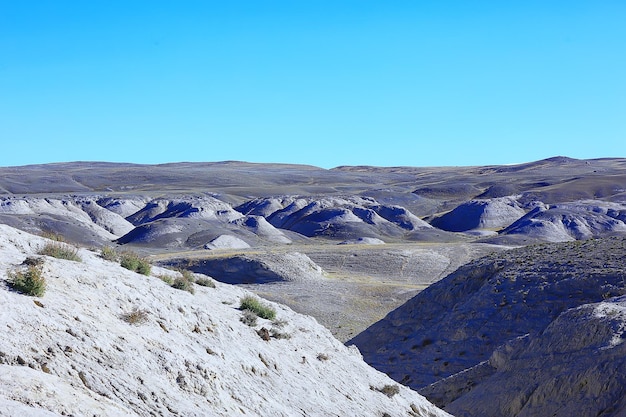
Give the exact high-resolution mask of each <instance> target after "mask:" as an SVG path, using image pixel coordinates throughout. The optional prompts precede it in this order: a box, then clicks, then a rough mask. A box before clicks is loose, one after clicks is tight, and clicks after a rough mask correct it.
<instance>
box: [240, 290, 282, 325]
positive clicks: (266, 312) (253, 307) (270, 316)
mask: <svg viewBox="0 0 626 417" xmlns="http://www.w3.org/2000/svg"><path fill="white" fill-rule="evenodd" d="M239 309H240V310H250V311H252V312H253V313H254V314H256V315H257V316H259V317H261V318H262V319H267V320H274V318H275V317H276V310H274V309H273V308H271V307H268V306H265V305H263V304H261V302H260V301H259V300H258V299H256V298H254V297H252V296H249V295H248V296H245V297H244V298H242V299H241V304H240V305H239Z"/></svg>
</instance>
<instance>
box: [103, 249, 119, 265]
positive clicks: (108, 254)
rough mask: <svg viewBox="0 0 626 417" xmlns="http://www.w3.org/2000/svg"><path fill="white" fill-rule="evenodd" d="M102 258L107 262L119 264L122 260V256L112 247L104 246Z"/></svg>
mask: <svg viewBox="0 0 626 417" xmlns="http://www.w3.org/2000/svg"><path fill="white" fill-rule="evenodd" d="M100 257H101V258H102V259H104V260H106V261H113V262H117V261H118V260H119V258H120V254H119V253H117V251H116V250H115V248H114V247H112V246H103V247H102V249H100Z"/></svg>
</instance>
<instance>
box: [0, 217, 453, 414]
mask: <svg viewBox="0 0 626 417" xmlns="http://www.w3.org/2000/svg"><path fill="white" fill-rule="evenodd" d="M43 242H44V239H42V238H39V237H35V236H32V235H29V234H27V233H25V232H21V231H18V230H16V229H13V228H10V227H8V226H5V225H0V307H1V308H0V329H1V331H2V338H0V415H3V416H15V415H28V416H45V417H49V416H59V415H75V416H87V415H88V416H92V415H106V416H135V415H137V416H145V415H160V416H174V415H177V416H181V415H183V416H235V415H253V416H299V415H301V416H304V415H307V416H334V415H339V416H383V415H385V413H387V414H388V415H392V416H405V415H414V416H431V417H432V416H447V415H448V414H446V413H445V412H443V411H441V410H438V409H436V408H435V407H434V406H432V405H431V404H430V403H428V402H427V401H426V400H425V399H424V398H423V397H421V396H420V395H418V394H417V393H415V392H414V391H411V390H409V389H408V388H405V387H403V386H399V385H397V384H396V383H395V382H394V381H392V380H391V379H389V378H388V377H387V376H386V375H384V374H382V373H380V372H378V371H375V370H374V369H372V368H370V367H369V366H367V365H366V364H365V363H364V362H363V360H362V358H361V356H360V354H359V352H358V350H356V349H355V348H347V347H345V346H344V345H342V344H341V343H340V342H338V341H337V340H336V339H334V338H333V337H332V336H331V334H330V333H329V332H328V331H327V330H326V329H324V328H323V327H321V326H320V325H319V324H317V322H316V321H315V320H314V319H313V318H311V317H308V316H302V315H299V314H296V313H294V312H293V311H291V310H290V309H288V308H286V307H283V306H281V305H276V304H272V303H269V302H265V303H267V304H268V305H272V306H273V307H274V308H275V309H276V311H277V320H278V321H276V322H274V323H273V322H270V321H267V320H264V319H259V320H258V324H257V325H256V327H249V326H248V325H246V324H244V323H242V322H241V321H240V318H241V317H242V312H241V311H239V309H238V306H239V300H240V299H241V298H242V297H243V296H245V295H249V293H248V292H247V291H245V290H243V289H241V288H238V287H234V286H230V285H224V284H220V283H217V288H205V287H200V286H196V293H195V295H192V294H190V293H188V292H184V291H179V290H176V289H173V288H171V287H169V286H168V285H167V284H165V283H164V282H162V281H161V280H159V279H158V278H155V277H146V276H143V275H138V274H136V273H134V272H130V271H127V270H125V269H122V268H121V267H120V266H119V265H117V264H116V263H113V262H108V261H105V260H103V259H101V258H100V257H99V256H98V255H97V254H95V253H92V252H90V251H87V250H83V249H81V250H80V251H79V254H80V256H81V257H82V259H83V262H80V263H79V262H72V261H67V260H59V259H55V258H49V257H44V259H45V261H44V264H43V272H44V275H45V277H46V278H47V283H48V288H47V291H46V293H45V295H44V296H43V297H42V298H34V297H29V296H26V295H22V294H18V293H17V292H14V291H11V290H10V289H9V286H8V285H7V282H6V278H7V276H6V271H7V270H10V269H13V268H16V267H19V264H21V263H22V262H23V261H24V259H25V258H26V257H33V256H35V257H36V256H38V255H36V252H37V250H38V249H39V248H40V247H41V246H42V245H43ZM154 269H155V271H153V273H160V274H167V273H169V274H172V272H168V271H167V270H161V269H159V268H154ZM135 309H137V310H139V311H144V312H145V313H146V322H145V323H142V324H139V325H132V324H129V323H128V322H126V321H125V320H123V319H122V315H123V314H125V313H129V312H132V311H133V310H135ZM261 328H266V329H268V330H269V331H270V333H271V334H273V335H274V336H276V337H272V338H270V340H268V341H265V340H263V339H262V338H261V337H260V336H259V335H258V334H257V331H258V330H260V329H261ZM280 335H288V336H289V337H288V338H280V337H279V336H280ZM395 386H397V387H398V393H397V394H395V395H392V396H387V395H385V394H383V393H382V392H380V391H378V390H384V388H385V387H395Z"/></svg>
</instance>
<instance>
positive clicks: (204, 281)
mask: <svg viewBox="0 0 626 417" xmlns="http://www.w3.org/2000/svg"><path fill="white" fill-rule="evenodd" d="M196 284H198V285H201V286H203V287H209V288H215V283H214V282H213V280H212V279H211V278H209V277H202V278H198V279H197V280H196Z"/></svg>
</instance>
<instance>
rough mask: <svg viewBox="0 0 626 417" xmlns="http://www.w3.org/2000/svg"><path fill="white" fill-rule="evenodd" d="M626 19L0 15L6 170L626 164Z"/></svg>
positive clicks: (618, 9)
mask: <svg viewBox="0 0 626 417" xmlns="http://www.w3.org/2000/svg"><path fill="white" fill-rule="evenodd" d="M624 22H626V2H624V1H623V0H619V1H618V0H615V1H602V0H596V1H576V0H572V1H533V0H530V1H517V0H511V1H445V0H442V1H435V0H433V1H417V0H414V1H402V0H398V1H389V2H385V1H368V0H358V1H357V0H354V1H342V0H334V1H325V0H315V1H313V0H310V1H305V0H293V1H272V0H267V1H235V0H233V1H209V0H206V1H178V2H176V1H159V0H153V1H139V0H136V1H115V0H109V1H104V0H94V1H82V0H81V1H67V0H49V1H46V0H39V1H31V0H20V1H12V0H0V141H1V143H2V149H1V151H0V166H13V165H25V164H33V163H46V162H62V161H75V160H83V161H85V160H87V161H91V160H93V161H113V162H136V163H163V162H177V161H222V160H243V161H251V162H285V163H299V164H311V165H317V166H321V167H325V168H330V167H333V166H338V165H362V164H363V165H378V166H398V165H408V166H433V165H485V164H499V163H502V164H506V163H517V162H526V161H532V160H537V159H542V158H546V157H550V156H555V155H565V156H570V157H575V158H597V157H626V24H625V23H624Z"/></svg>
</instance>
